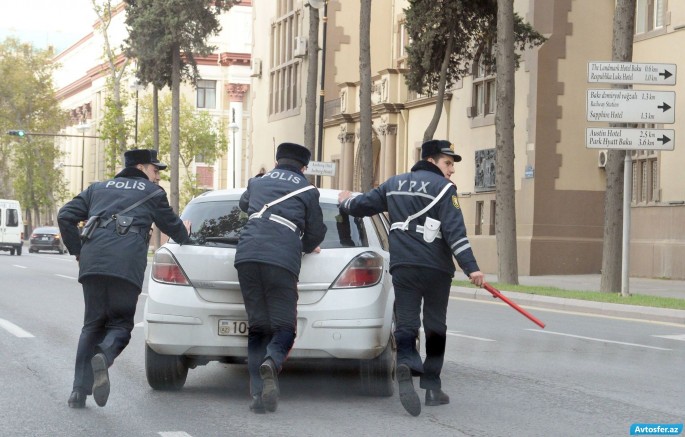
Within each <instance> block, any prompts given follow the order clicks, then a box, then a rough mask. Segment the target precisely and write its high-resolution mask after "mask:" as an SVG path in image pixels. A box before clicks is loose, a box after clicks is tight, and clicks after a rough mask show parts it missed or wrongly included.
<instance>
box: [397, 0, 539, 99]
mask: <svg viewBox="0 0 685 437" xmlns="http://www.w3.org/2000/svg"><path fill="white" fill-rule="evenodd" d="M405 14H406V19H407V21H406V29H407V32H408V34H409V37H410V40H411V42H410V44H409V45H408V46H407V55H408V56H407V64H408V72H407V76H406V82H407V86H408V87H409V89H410V90H411V91H414V92H417V93H423V94H431V93H435V92H437V90H438V84H439V79H440V69H441V66H442V62H443V59H444V57H445V52H446V50H447V46H448V41H449V39H450V38H451V39H452V51H451V53H450V55H449V66H448V68H447V83H448V84H449V83H454V82H456V81H457V80H459V79H460V78H462V77H464V76H467V75H470V74H471V72H472V64H473V63H474V62H475V61H477V60H478V59H480V58H481V57H482V60H483V64H484V65H485V66H486V67H489V68H490V69H491V71H494V62H495V60H494V57H495V53H494V51H493V50H491V47H492V46H493V43H494V41H495V40H496V36H497V2H496V1H493V0H409V8H407V9H405ZM514 20H515V23H514V34H515V35H516V39H515V42H514V44H515V48H516V50H518V51H522V50H524V49H525V48H529V47H535V46H538V45H540V44H542V43H543V42H544V41H545V38H544V37H543V36H542V35H540V34H539V33H538V32H537V31H536V30H535V29H533V28H532V26H530V24H528V23H524V22H523V20H522V19H521V17H519V16H518V15H516V16H515V18H514ZM517 63H518V58H517Z"/></svg>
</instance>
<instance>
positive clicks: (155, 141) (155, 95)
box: [152, 84, 162, 250]
mask: <svg viewBox="0 0 685 437" xmlns="http://www.w3.org/2000/svg"><path fill="white" fill-rule="evenodd" d="M152 145H153V147H154V148H155V150H157V151H159V92H158V90H157V86H156V85H155V84H152ZM153 229H154V230H153V231H152V247H153V248H154V249H155V250H157V249H158V248H159V246H161V245H162V244H161V243H162V234H161V231H160V230H159V229H158V228H157V226H155V227H154V228H153Z"/></svg>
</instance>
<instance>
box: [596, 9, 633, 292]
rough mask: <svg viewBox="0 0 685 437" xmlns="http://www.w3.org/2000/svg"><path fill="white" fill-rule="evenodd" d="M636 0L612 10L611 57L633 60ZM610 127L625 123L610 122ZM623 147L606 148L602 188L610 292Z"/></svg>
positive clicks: (616, 258)
mask: <svg viewBox="0 0 685 437" xmlns="http://www.w3.org/2000/svg"><path fill="white" fill-rule="evenodd" d="M635 8H636V4H635V0H617V2H616V9H615V11H614V31H613V43H612V50H611V60H612V61H617V62H630V61H632V60H633V34H634V33H635ZM612 88H629V86H626V85H612ZM610 126H611V127H626V125H625V124H621V123H612V124H610ZM626 153H630V152H626V151H625V150H609V152H608V153H607V162H606V166H605V167H604V170H605V171H606V191H605V192H604V243H603V246H602V278H601V280H600V286H599V287H600V291H602V292H605V293H612V292H617V291H619V290H621V288H622V287H621V259H622V257H621V247H622V246H621V242H622V239H623V238H622V237H623V196H624V193H623V177H624V172H625V171H630V169H626V168H624V164H623V163H624V158H625V154H626Z"/></svg>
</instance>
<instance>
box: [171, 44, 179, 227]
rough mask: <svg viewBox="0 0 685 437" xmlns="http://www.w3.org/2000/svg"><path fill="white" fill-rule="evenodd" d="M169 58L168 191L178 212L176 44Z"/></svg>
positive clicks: (177, 47)
mask: <svg viewBox="0 0 685 437" xmlns="http://www.w3.org/2000/svg"><path fill="white" fill-rule="evenodd" d="M172 51H173V54H172V60H171V138H170V142H171V144H170V145H169V177H170V179H171V180H170V185H171V187H170V193H169V204H170V205H171V207H172V208H173V210H174V211H176V212H177V213H178V204H179V189H178V175H179V171H178V170H179V169H178V161H179V159H178V155H179V153H180V147H179V140H180V136H181V125H180V112H181V93H180V89H181V52H180V48H179V46H178V44H177V45H176V46H175V47H174V48H173V49H172Z"/></svg>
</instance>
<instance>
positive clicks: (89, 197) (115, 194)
mask: <svg viewBox="0 0 685 437" xmlns="http://www.w3.org/2000/svg"><path fill="white" fill-rule="evenodd" d="M157 190H163V189H162V188H161V187H160V186H158V185H157V184H155V183H153V182H151V181H150V180H149V179H148V177H147V176H146V175H145V173H143V172H142V171H140V170H138V169H137V168H134V167H127V168H124V169H123V170H122V171H121V172H119V173H118V174H117V175H116V176H115V177H114V179H110V180H107V181H104V182H97V183H94V184H92V185H91V186H89V187H88V188H87V189H86V190H84V191H83V192H82V193H81V194H79V195H77V196H76V197H74V198H73V199H72V200H70V201H69V202H67V203H66V204H65V205H64V206H63V207H62V208H60V210H59V214H58V216H57V222H58V224H59V228H60V231H61V232H62V238H63V239H64V245H65V246H67V249H68V250H69V253H70V254H72V255H79V256H80V260H79V282H80V281H82V279H83V278H85V277H86V276H91V275H104V276H113V277H117V278H121V279H125V280H127V281H129V282H131V283H132V284H135V285H136V286H138V287H139V288H142V286H143V278H144V275H145V267H146V266H147V252H148V242H147V239H146V238H147V235H148V231H149V229H150V227H151V226H152V223H153V222H154V223H155V225H157V227H158V228H159V229H160V230H161V231H162V232H164V233H165V234H167V235H169V236H170V237H171V238H172V239H173V240H174V241H176V242H178V243H184V242H186V240H187V239H188V232H187V231H186V228H185V226H184V225H183V222H182V221H181V219H180V218H179V217H178V215H176V213H175V212H174V211H173V209H171V206H169V201H168V200H167V196H166V193H164V194H162V195H158V196H154V197H152V198H151V199H148V200H147V201H146V202H145V203H143V204H141V205H139V206H137V207H136V208H134V209H133V210H131V211H128V212H126V213H125V214H124V215H125V216H129V217H133V223H132V226H136V227H137V228H138V229H140V232H129V233H127V234H126V235H119V234H118V233H117V232H116V229H115V223H114V221H112V222H110V223H109V225H108V226H107V227H106V228H98V229H96V230H95V232H94V234H93V236H92V238H91V239H90V240H88V241H86V242H85V243H83V245H82V244H81V239H80V237H79V229H78V227H77V224H78V223H79V222H80V221H83V220H87V219H88V218H89V217H92V216H100V217H102V218H104V219H107V218H110V217H112V215H114V214H117V213H119V212H120V211H123V210H124V209H126V208H128V207H129V206H131V205H133V204H134V203H136V202H137V201H139V200H141V199H143V198H144V197H146V196H147V195H148V194H150V193H152V192H154V191H157Z"/></svg>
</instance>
